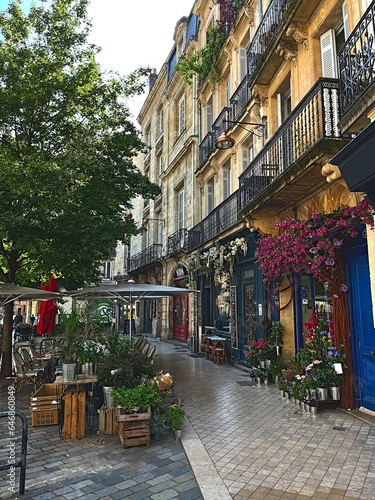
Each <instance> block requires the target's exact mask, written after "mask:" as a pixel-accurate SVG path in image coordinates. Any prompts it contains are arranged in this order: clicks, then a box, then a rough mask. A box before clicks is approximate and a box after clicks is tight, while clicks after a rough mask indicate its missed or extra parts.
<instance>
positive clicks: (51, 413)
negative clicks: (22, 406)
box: [30, 407, 58, 427]
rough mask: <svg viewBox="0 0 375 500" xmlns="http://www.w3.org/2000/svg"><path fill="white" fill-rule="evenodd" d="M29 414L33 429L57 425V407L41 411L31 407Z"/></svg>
mask: <svg viewBox="0 0 375 500" xmlns="http://www.w3.org/2000/svg"><path fill="white" fill-rule="evenodd" d="M30 412H31V425H32V426H33V427H41V426H43V425H57V424H58V413H57V407H51V408H43V409H39V408H35V407H31V408H30Z"/></svg>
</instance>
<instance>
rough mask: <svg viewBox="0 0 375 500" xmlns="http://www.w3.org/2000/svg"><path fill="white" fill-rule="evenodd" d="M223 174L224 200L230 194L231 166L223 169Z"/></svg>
mask: <svg viewBox="0 0 375 500" xmlns="http://www.w3.org/2000/svg"><path fill="white" fill-rule="evenodd" d="M222 174H223V201H224V200H226V199H227V198H228V196H230V194H231V193H230V190H231V186H230V168H223V170H222Z"/></svg>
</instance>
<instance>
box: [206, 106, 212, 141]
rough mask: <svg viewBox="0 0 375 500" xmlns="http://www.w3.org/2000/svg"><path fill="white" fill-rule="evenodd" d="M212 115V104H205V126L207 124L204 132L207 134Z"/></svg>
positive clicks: (209, 130)
mask: <svg viewBox="0 0 375 500" xmlns="http://www.w3.org/2000/svg"><path fill="white" fill-rule="evenodd" d="M212 116H213V112H212V106H211V104H207V106H206V126H207V130H206V133H207V134H208V132H211V127H212V124H213V119H212Z"/></svg>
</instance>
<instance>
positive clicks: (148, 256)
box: [129, 243, 163, 272]
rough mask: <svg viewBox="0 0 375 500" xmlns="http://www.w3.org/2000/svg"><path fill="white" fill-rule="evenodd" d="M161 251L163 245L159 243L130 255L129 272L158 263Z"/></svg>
mask: <svg viewBox="0 0 375 500" xmlns="http://www.w3.org/2000/svg"><path fill="white" fill-rule="evenodd" d="M162 249H163V245H162V244H161V243H160V244H159V243H154V244H153V245H150V246H149V247H147V248H145V249H144V250H142V251H141V252H139V253H137V254H135V255H132V256H131V257H130V262H129V272H132V271H136V270H137V269H140V268H142V267H146V266H150V265H151V264H155V263H157V262H160V260H161V257H162Z"/></svg>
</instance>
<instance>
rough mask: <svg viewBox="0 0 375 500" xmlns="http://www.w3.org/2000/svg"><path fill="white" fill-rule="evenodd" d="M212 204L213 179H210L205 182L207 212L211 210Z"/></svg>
mask: <svg viewBox="0 0 375 500" xmlns="http://www.w3.org/2000/svg"><path fill="white" fill-rule="evenodd" d="M214 208H215V206H214V181H213V180H210V181H209V182H208V183H207V214H209V213H210V212H212V210H213V209H214Z"/></svg>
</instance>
